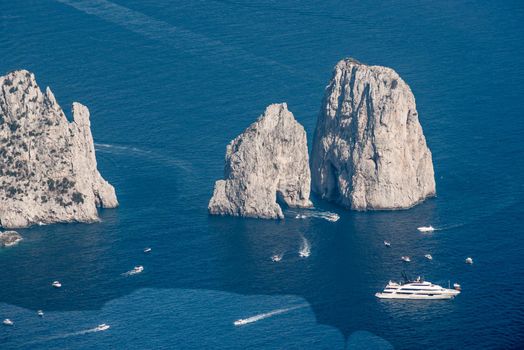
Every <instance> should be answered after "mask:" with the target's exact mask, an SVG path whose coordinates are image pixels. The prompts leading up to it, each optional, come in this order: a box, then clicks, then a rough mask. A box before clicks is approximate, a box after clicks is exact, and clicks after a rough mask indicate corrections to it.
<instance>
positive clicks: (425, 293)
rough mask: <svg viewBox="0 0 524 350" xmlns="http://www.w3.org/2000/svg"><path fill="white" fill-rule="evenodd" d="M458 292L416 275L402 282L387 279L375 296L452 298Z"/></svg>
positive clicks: (458, 292) (390, 297) (391, 297)
mask: <svg viewBox="0 0 524 350" xmlns="http://www.w3.org/2000/svg"><path fill="white" fill-rule="evenodd" d="M404 276H405V275H404ZM458 294H460V290H456V289H450V288H443V287H441V286H439V285H437V284H433V283H431V282H429V281H424V280H423V279H422V278H420V277H418V278H417V279H416V280H408V279H407V278H405V281H404V282H403V283H402V282H393V281H389V282H388V284H387V285H386V287H385V288H384V290H383V291H382V292H380V293H376V294H375V296H376V297H377V298H379V299H452V298H454V297H455V296H457V295H458Z"/></svg>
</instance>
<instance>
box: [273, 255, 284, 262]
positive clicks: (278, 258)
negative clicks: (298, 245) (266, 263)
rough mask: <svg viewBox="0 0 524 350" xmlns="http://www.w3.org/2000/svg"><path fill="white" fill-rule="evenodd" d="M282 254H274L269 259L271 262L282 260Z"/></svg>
mask: <svg viewBox="0 0 524 350" xmlns="http://www.w3.org/2000/svg"><path fill="white" fill-rule="evenodd" d="M283 256H284V254H275V255H273V256H272V257H271V261H273V262H279V261H280V260H282V257H283Z"/></svg>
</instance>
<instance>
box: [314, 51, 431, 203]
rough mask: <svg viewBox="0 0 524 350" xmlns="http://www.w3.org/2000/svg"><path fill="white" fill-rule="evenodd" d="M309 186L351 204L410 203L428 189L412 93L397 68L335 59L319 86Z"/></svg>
mask: <svg viewBox="0 0 524 350" xmlns="http://www.w3.org/2000/svg"><path fill="white" fill-rule="evenodd" d="M311 172H312V188H313V191H314V192H315V193H318V194H319V195H320V196H322V197H323V198H326V199H327V200H330V201H334V202H337V203H339V204H341V205H343V206H345V207H348V208H352V209H356V210H368V209H402V208H409V207H411V206H413V205H415V204H417V203H419V202H420V201H422V200H424V199H425V198H427V197H430V196H434V195H435V178H434V172H433V163H432V159H431V152H430V150H429V149H428V147H427V145H426V139H425V138H424V134H423V133H422V127H421V126H420V123H419V120H418V113H417V109H416V105H415V98H414V96H413V93H412V92H411V89H410V88H409V86H408V85H407V84H406V83H405V82H404V80H402V79H401V78H400V77H399V76H398V74H397V73H396V72H395V71H394V70H392V69H390V68H386V67H380V66H367V65H364V64H361V63H359V62H357V61H355V60H353V59H346V60H343V61H340V62H339V63H338V64H337V65H336V67H335V70H334V73H333V78H332V79H331V81H330V83H329V85H328V86H327V87H326V92H325V97H324V100H323V103H322V108H321V111H320V115H319V118H318V122H317V126H316V130H315V136H314V141H313V150H312V155H311Z"/></svg>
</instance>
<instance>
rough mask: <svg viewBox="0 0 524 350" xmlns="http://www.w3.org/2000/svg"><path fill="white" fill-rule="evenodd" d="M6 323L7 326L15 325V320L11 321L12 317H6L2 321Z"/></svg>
mask: <svg viewBox="0 0 524 350" xmlns="http://www.w3.org/2000/svg"><path fill="white" fill-rule="evenodd" d="M2 323H3V324H4V325H6V326H12V325H14V322H13V321H11V320H10V319H8V318H6V319H5V320H4V321H3V322H2Z"/></svg>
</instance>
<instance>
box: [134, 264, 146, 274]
mask: <svg viewBox="0 0 524 350" xmlns="http://www.w3.org/2000/svg"><path fill="white" fill-rule="evenodd" d="M142 271H144V267H143V266H142V265H138V266H135V267H134V268H133V273H140V272H142Z"/></svg>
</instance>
